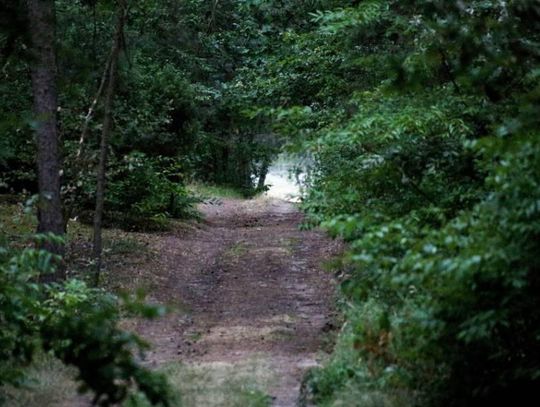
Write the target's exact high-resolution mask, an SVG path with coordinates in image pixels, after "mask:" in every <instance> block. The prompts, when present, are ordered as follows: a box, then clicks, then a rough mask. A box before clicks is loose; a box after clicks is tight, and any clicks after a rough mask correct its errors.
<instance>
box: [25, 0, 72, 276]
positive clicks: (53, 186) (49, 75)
mask: <svg viewBox="0 0 540 407" xmlns="http://www.w3.org/2000/svg"><path fill="white" fill-rule="evenodd" d="M27 8H28V22H29V24H28V26H29V30H30V37H31V40H32V56H33V61H32V69H31V76H32V91H33V96H34V115H35V118H34V120H35V133H36V141H37V167H38V183H39V204H38V220H39V223H38V229H37V231H38V233H54V234H55V235H59V236H63V235H64V221H63V215H62V202H61V199H60V168H61V162H60V155H59V151H58V150H59V146H58V144H59V143H58V134H57V109H58V102H57V90H56V54H55V7H54V0H27ZM44 249H46V250H49V251H51V252H53V253H55V254H58V255H61V256H62V255H63V254H64V245H63V244H59V243H52V242H48V243H45V245H44ZM63 278H65V269H64V267H63V266H62V264H59V265H58V267H57V270H56V272H55V273H53V274H50V275H45V276H42V280H43V281H46V282H50V281H58V280H61V279H63Z"/></svg>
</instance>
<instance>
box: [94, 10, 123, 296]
mask: <svg viewBox="0 0 540 407" xmlns="http://www.w3.org/2000/svg"><path fill="white" fill-rule="evenodd" d="M126 14H127V5H126V2H125V0H119V1H118V20H117V24H116V32H115V35H114V39H113V46H112V49H111V56H110V58H111V59H110V65H109V76H108V83H107V90H106V93H105V100H104V106H103V110H104V116H103V129H102V132H101V142H100V153H99V164H98V171H97V186H96V211H95V213H94V247H93V254H94V261H95V267H96V268H95V272H94V285H95V286H96V287H97V286H98V285H99V279H100V275H101V267H102V251H103V241H102V224H103V210H104V204H105V183H106V175H107V153H108V150H109V136H110V133H111V127H112V109H113V101H114V93H115V85H116V75H117V69H118V59H119V57H120V51H121V48H122V38H123V36H124V24H125V21H126Z"/></svg>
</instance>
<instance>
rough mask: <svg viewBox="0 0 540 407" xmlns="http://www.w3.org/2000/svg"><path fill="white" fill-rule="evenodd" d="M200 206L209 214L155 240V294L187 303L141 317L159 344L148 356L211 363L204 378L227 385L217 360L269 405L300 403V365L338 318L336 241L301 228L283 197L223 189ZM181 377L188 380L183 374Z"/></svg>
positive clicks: (158, 361) (198, 365)
mask: <svg viewBox="0 0 540 407" xmlns="http://www.w3.org/2000/svg"><path fill="white" fill-rule="evenodd" d="M201 210H202V212H203V213H204V216H205V221H204V222H203V223H201V224H199V225H198V226H197V227H195V228H194V229H193V230H188V231H186V230H176V231H173V232H171V233H168V234H166V235H164V237H163V238H162V239H157V240H156V243H154V245H155V247H154V250H155V251H156V252H157V253H159V258H158V263H157V264H155V265H153V270H148V271H146V272H151V273H152V279H153V281H154V286H155V289H153V292H154V295H153V297H154V298H153V299H154V300H155V301H159V302H161V303H175V304H182V307H183V310H184V311H183V312H174V313H172V314H170V315H169V316H167V317H166V318H164V319H161V320H158V321H155V322H139V323H138V324H137V326H136V330H137V331H138V332H139V333H140V334H141V335H142V336H143V337H145V338H147V339H148V340H149V341H150V342H151V343H152V344H153V350H152V351H151V352H150V353H149V354H148V355H147V363H149V364H150V365H152V366H159V367H163V366H165V367H166V366H170V365H171V364H174V363H177V364H178V363H182V366H187V367H189V368H193V369H206V370H204V371H205V372H206V373H205V374H206V376H207V377H206V379H205V380H206V381H212V380H214V381H215V380H218V381H219V380H221V381H222V382H223V383H225V385H227V383H226V382H224V380H225V379H226V378H224V377H221V378H220V377H219V375H217V378H216V375H215V371H216V369H217V370H219V369H221V370H222V371H223V374H222V375H223V376H231V375H236V377H237V378H239V381H240V387H242V386H244V384H245V383H244V382H246V383H247V381H250V382H253V383H251V384H250V386H251V385H254V386H256V387H257V388H259V389H260V390H261V391H263V392H265V393H267V394H269V395H270V396H271V398H272V405H274V406H295V405H296V402H297V399H298V396H299V388H300V381H301V378H302V375H303V373H304V372H305V370H306V369H307V368H309V367H310V366H313V365H316V364H317V363H318V358H319V357H320V350H321V347H322V345H323V344H322V340H323V338H324V336H325V335H324V332H326V331H327V330H328V329H330V328H331V326H332V325H331V321H332V306H331V304H332V295H333V290H334V283H333V281H332V277H331V275H330V274H329V273H328V272H326V271H323V270H322V268H321V265H322V263H323V262H324V261H325V260H326V259H328V258H329V257H331V256H332V255H333V254H335V253H336V251H337V250H338V247H337V244H336V243H334V242H332V241H330V240H329V239H327V238H326V237H325V236H324V234H322V233H321V232H317V231H300V230H299V229H298V224H299V223H300V222H301V220H302V216H301V214H299V213H298V211H297V210H296V208H295V207H294V206H293V205H292V204H290V203H287V202H284V201H281V200H276V199H269V198H261V199H256V200H248V201H245V200H234V199H224V200H222V201H221V204H219V205H202V207H201ZM200 371H201V370H199V372H200ZM242 373H244V376H242ZM181 381H182V382H183V383H184V386H189V385H186V384H185V382H186V378H185V376H184V377H183V379H182V380H181ZM223 383H222V384H223ZM206 384H207V385H208V386H212V383H206ZM237 384H238V383H237ZM242 388H243V387H242ZM183 390H184V393H185V392H186V391H187V392H188V393H189V391H192V393H193V397H192V399H191V404H192V405H201V406H202V405H211V404H213V405H216V406H217V405H226V404H227V403H225V402H224V401H221V402H220V401H219V397H218V398H217V399H215V400H214V401H212V400H211V399H208V398H203V399H201V398H200V397H201V396H200V395H198V394H196V393H201V392H203V393H204V392H206V391H207V390H205V389H204V386H203V388H197V389H187V390H186V389H185V388H184V389H183ZM244 390H245V389H244ZM238 403H240V404H238V405H243V404H242V403H245V402H238ZM188 404H189V402H188ZM232 404H235V403H232ZM254 405H255V404H254Z"/></svg>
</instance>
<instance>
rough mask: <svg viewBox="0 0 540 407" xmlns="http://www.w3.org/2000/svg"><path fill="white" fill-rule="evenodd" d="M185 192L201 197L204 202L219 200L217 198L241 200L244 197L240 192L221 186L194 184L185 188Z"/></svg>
mask: <svg viewBox="0 0 540 407" xmlns="http://www.w3.org/2000/svg"><path fill="white" fill-rule="evenodd" d="M187 190H188V191H189V192H191V193H193V194H195V195H197V196H200V197H202V198H203V199H205V200H211V199H219V198H235V199H243V198H244V195H243V194H242V192H241V191H239V190H237V189H235V188H232V187H228V186H223V185H208V184H199V183H194V184H190V185H188V186H187Z"/></svg>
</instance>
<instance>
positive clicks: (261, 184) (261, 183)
mask: <svg viewBox="0 0 540 407" xmlns="http://www.w3.org/2000/svg"><path fill="white" fill-rule="evenodd" d="M268 167H269V162H268V160H267V159H266V158H264V159H263V163H262V165H261V171H260V174H259V181H258V182H257V190H258V191H262V190H263V189H264V184H265V183H266V175H268Z"/></svg>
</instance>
